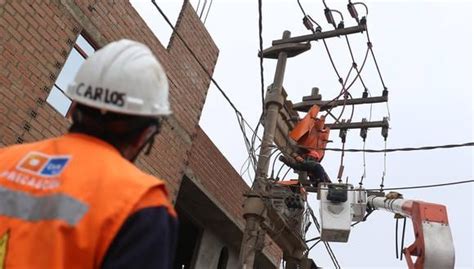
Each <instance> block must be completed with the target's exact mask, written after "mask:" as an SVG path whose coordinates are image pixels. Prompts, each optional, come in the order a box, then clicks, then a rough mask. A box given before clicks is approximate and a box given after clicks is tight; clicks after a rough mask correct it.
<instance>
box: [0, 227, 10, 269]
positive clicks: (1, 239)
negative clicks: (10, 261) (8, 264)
mask: <svg viewBox="0 0 474 269" xmlns="http://www.w3.org/2000/svg"><path fill="white" fill-rule="evenodd" d="M9 238H10V233H9V231H6V232H5V233H4V234H3V235H1V236H0V269H3V268H5V260H6V258H7V250H8V249H7V248H8V239H9Z"/></svg>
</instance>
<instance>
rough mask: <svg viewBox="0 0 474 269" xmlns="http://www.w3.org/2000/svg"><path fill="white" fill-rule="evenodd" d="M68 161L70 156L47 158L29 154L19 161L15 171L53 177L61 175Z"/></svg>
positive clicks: (33, 153) (39, 154)
mask: <svg viewBox="0 0 474 269" xmlns="http://www.w3.org/2000/svg"><path fill="white" fill-rule="evenodd" d="M70 159H71V157H70V156H49V155H46V154H43V153H39V152H30V153H28V155H26V157H25V158H23V160H21V161H20V163H19V164H18V166H17V169H18V170H20V171H23V172H27V173H30V174H34V175H38V176H42V177H54V176H59V175H60V174H61V173H62V171H63V170H64V168H65V167H66V165H67V164H68V162H69V160H70Z"/></svg>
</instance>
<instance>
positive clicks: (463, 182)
mask: <svg viewBox="0 0 474 269" xmlns="http://www.w3.org/2000/svg"><path fill="white" fill-rule="evenodd" d="M468 183H474V180H473V179H470V180H462V181H453V182H446V183H438V184H428V185H416V186H403V187H392V188H384V191H396V190H413V189H428V188H438V187H446V186H453V185H460V184H468ZM366 190H367V191H379V190H380V189H366ZM354 191H357V189H354Z"/></svg>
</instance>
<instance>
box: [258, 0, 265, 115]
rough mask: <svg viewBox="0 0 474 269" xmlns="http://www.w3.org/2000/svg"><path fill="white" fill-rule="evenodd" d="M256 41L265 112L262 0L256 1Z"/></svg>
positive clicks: (263, 109)
mask: <svg viewBox="0 0 474 269" xmlns="http://www.w3.org/2000/svg"><path fill="white" fill-rule="evenodd" d="M258 40H259V48H260V53H259V56H260V57H259V58H260V87H261V89H260V91H261V95H262V111H265V79H264V76H263V15H262V0H258Z"/></svg>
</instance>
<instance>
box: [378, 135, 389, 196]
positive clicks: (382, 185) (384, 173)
mask: <svg viewBox="0 0 474 269" xmlns="http://www.w3.org/2000/svg"><path fill="white" fill-rule="evenodd" d="M384 145H385V146H384V147H385V151H384V152H383V172H382V180H381V181H380V191H383V187H384V181H385V176H386V175H387V139H385V142H384Z"/></svg>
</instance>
